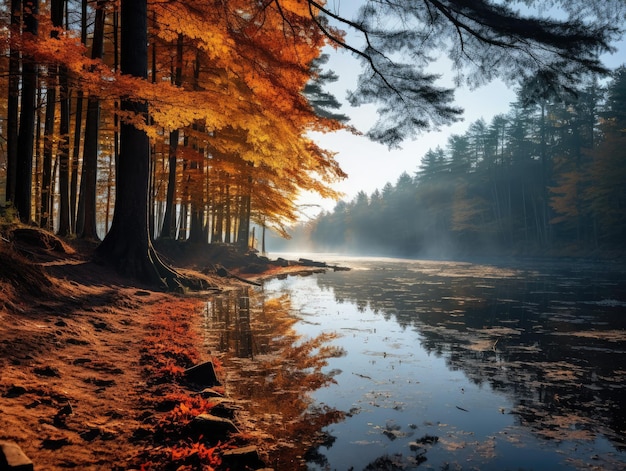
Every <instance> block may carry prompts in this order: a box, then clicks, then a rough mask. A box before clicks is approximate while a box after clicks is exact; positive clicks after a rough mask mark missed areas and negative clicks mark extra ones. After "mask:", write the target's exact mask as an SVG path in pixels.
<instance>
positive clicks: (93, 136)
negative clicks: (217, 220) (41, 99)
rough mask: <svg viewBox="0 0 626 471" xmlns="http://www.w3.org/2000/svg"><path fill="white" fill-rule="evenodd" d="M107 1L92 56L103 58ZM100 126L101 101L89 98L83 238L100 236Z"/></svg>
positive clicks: (100, 8)
mask: <svg viewBox="0 0 626 471" xmlns="http://www.w3.org/2000/svg"><path fill="white" fill-rule="evenodd" d="M106 1H107V0H98V2H97V3H96V18H95V21H94V30H93V42H92V45H91V58H92V59H101V58H102V53H103V45H104V6H105V3H106ZM99 127H100V100H99V99H98V98H96V97H89V99H88V100H87V116H86V120H85V147H84V150H83V169H82V174H81V178H80V199H79V201H78V223H77V227H76V233H77V235H78V236H79V237H81V238H83V239H93V240H97V239H98V232H97V226H96V183H97V177H98V131H99Z"/></svg>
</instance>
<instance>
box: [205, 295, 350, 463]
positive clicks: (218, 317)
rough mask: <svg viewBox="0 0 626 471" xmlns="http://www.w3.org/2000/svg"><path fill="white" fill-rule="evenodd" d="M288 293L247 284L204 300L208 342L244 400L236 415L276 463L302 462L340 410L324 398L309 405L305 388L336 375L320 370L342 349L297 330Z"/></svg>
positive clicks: (338, 417)
mask: <svg viewBox="0 0 626 471" xmlns="http://www.w3.org/2000/svg"><path fill="white" fill-rule="evenodd" d="M295 322H296V318H294V317H293V316H292V315H291V313H290V303H289V299H288V298H287V297H286V296H284V297H282V298H280V299H271V300H265V299H264V298H263V294H262V293H258V292H256V291H254V290H249V289H247V288H244V289H243V290H241V291H231V292H228V293H225V294H223V295H219V296H215V297H213V298H212V299H211V300H210V301H209V302H207V308H206V311H205V324H206V325H205V328H206V332H207V333H208V334H209V336H210V340H209V342H210V343H212V344H215V343H217V345H218V346H217V348H218V349H219V350H220V351H221V352H222V353H223V354H224V356H225V357H226V360H225V361H226V363H227V364H233V363H237V364H238V368H234V369H230V370H229V369H227V373H229V376H228V377H227V378H226V381H227V383H228V389H229V391H231V392H232V395H233V396H234V397H236V398H237V399H238V400H240V401H241V402H242V404H243V405H244V407H243V410H241V411H240V412H239V414H238V420H239V422H240V423H242V424H243V429H245V430H251V431H252V432H247V433H248V434H249V437H248V439H249V440H250V441H252V442H254V441H257V442H258V444H259V447H260V448H261V449H263V450H266V451H267V453H268V456H267V457H266V460H265V461H266V463H268V465H271V466H275V467H276V468H277V469H290V470H294V471H297V470H299V469H302V470H305V469H306V461H305V458H304V456H305V452H307V450H309V449H311V448H314V447H316V446H317V445H319V444H320V443H330V441H329V440H330V438H329V437H328V436H326V435H324V434H322V432H321V431H322V429H323V428H324V427H326V426H327V425H330V424H332V423H335V422H337V421H339V420H342V419H343V418H344V414H343V413H341V412H339V411H336V410H334V409H331V408H329V407H327V406H324V407H314V406H313V404H312V402H311V400H310V399H309V395H308V393H310V392H311V391H314V390H316V389H318V388H320V387H322V386H324V385H327V384H328V383H329V382H332V381H333V378H332V375H329V374H325V373H323V372H322V368H323V367H325V366H326V365H327V361H328V359H329V358H331V357H336V356H339V355H342V354H343V352H342V351H341V350H340V349H338V348H337V347H332V346H329V345H328V343H329V342H330V341H331V340H333V339H334V338H335V336H334V335H332V334H323V335H320V336H318V337H316V338H313V339H308V338H307V339H302V338H299V337H298V336H297V335H296V333H295V331H294V330H293V329H292V326H293V324H294V323H295Z"/></svg>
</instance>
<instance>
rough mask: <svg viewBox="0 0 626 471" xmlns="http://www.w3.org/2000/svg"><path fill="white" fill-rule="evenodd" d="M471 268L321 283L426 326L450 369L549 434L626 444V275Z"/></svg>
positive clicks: (430, 345) (343, 296)
mask: <svg viewBox="0 0 626 471" xmlns="http://www.w3.org/2000/svg"><path fill="white" fill-rule="evenodd" d="M469 267H470V266H469V265H467V264H453V263H451V264H447V266H446V267H444V268H445V270H446V272H445V273H444V272H443V271H442V270H436V269H434V266H433V263H428V262H426V263H425V264H424V266H422V267H421V269H419V268H418V269H415V265H412V271H411V272H409V271H405V270H393V269H390V268H388V269H379V270H369V271H368V270H363V271H359V270H355V271H351V272H350V273H348V274H346V273H328V274H326V275H324V276H321V277H318V284H319V285H320V287H321V288H322V289H324V290H327V289H332V290H333V291H334V295H335V298H336V300H337V302H340V303H343V302H351V303H354V304H355V305H357V306H358V307H359V309H360V310H365V309H367V308H370V309H372V310H373V311H374V312H378V313H380V314H381V315H383V316H384V317H385V318H387V319H390V318H394V320H395V321H396V322H397V323H398V324H400V325H401V326H402V327H404V328H408V327H410V328H414V329H416V330H417V331H418V332H420V334H421V335H422V337H423V339H422V346H423V347H424V349H425V350H427V351H428V352H430V353H434V354H435V355H437V356H443V357H445V359H446V362H447V365H448V367H449V368H450V369H452V370H462V371H463V372H464V373H465V375H466V376H467V377H468V378H469V379H470V380H471V381H473V382H474V383H476V384H485V383H488V384H489V385H490V387H491V388H492V389H494V390H498V391H501V392H502V393H504V394H506V395H507V396H509V397H510V398H511V400H512V402H513V403H514V404H515V407H514V410H513V411H510V412H511V413H514V414H516V415H517V416H518V417H519V421H520V423H521V424H523V425H527V426H529V427H530V428H531V429H532V430H533V431H534V432H536V433H537V434H538V435H539V436H541V437H543V438H547V439H556V440H568V439H574V440H575V439H583V440H593V439H594V438H595V437H596V436H597V435H598V434H602V435H605V436H606V437H607V438H608V439H609V440H611V441H612V442H613V444H614V445H615V446H616V447H617V448H618V449H626V443H625V442H624V435H625V432H626V396H625V395H624V389H625V388H626V356H625V355H624V353H626V334H625V328H626V318H625V317H624V316H623V315H622V314H621V311H622V310H623V305H624V304H623V301H622V302H619V301H618V302H616V303H611V302H610V300H619V299H622V298H623V293H624V292H626V282H625V281H624V277H623V275H622V274H617V275H616V274H611V273H606V272H598V271H595V272H584V271H581V270H576V269H575V268H572V269H571V270H565V271H561V272H550V271H538V270H533V271H521V270H520V271H513V270H502V269H498V268H495V267H480V266H478V268H469ZM603 300H604V301H605V302H602V301H603ZM606 300H609V301H608V302H606ZM507 412H509V411H507Z"/></svg>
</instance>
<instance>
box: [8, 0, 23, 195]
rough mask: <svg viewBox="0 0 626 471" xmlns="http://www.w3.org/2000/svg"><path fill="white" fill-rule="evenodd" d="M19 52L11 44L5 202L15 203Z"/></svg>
mask: <svg viewBox="0 0 626 471" xmlns="http://www.w3.org/2000/svg"><path fill="white" fill-rule="evenodd" d="M21 10H22V2H21V0H11V35H19V29H20V18H21V17H22V14H21ZM19 73H20V52H19V50H18V49H17V47H16V46H15V45H13V43H11V46H10V51H9V96H8V100H7V184H6V200H7V201H11V202H12V203H15V184H16V181H15V178H16V176H15V175H16V171H17V159H18V157H17V140H18V130H19V126H18V119H19V114H18V111H19V84H20V78H19Z"/></svg>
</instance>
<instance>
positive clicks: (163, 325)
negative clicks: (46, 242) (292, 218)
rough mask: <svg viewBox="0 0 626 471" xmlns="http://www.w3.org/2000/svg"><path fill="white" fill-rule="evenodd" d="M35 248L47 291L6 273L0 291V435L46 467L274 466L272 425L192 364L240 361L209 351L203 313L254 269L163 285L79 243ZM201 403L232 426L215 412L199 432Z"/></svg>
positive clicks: (285, 270) (291, 270)
mask: <svg viewBox="0 0 626 471" xmlns="http://www.w3.org/2000/svg"><path fill="white" fill-rule="evenodd" d="M74 247H76V246H74ZM32 252H37V253H39V254H40V255H41V256H40V257H39V260H38V261H35V262H33V265H36V266H39V267H41V268H42V269H43V273H44V274H45V278H46V279H47V280H48V281H49V284H48V285H47V286H44V287H42V289H41V291H40V292H37V291H36V290H35V291H34V292H27V291H26V292H24V291H23V289H25V287H24V286H19V287H15V286H11V284H10V283H7V282H6V280H3V278H2V276H0V292H2V293H3V294H5V295H7V296H6V299H5V301H4V303H0V320H2V322H1V323H0V424H1V425H2V427H1V428H0V441H6V442H12V443H15V444H17V445H18V446H19V448H20V449H21V450H22V451H23V452H24V454H25V455H26V456H27V457H28V459H30V460H31V461H32V463H33V464H34V469H41V470H44V469H45V470H56V469H67V468H74V469H81V470H101V469H111V470H122V469H125V470H128V469H138V470H139V469H142V470H145V471H147V470H169V469H180V470H184V469H189V470H192V469H215V470H219V469H227V468H231V469H244V468H243V467H240V468H238V466H240V465H239V464H236V465H234V467H233V463H243V462H245V463H247V464H246V465H245V466H247V469H263V468H265V463H266V462H268V461H271V456H270V455H269V453H270V452H269V451H268V450H269V449H270V448H271V444H267V446H266V447H265V449H264V448H263V441H262V440H258V439H257V438H255V435H258V434H260V435H262V433H263V431H258V430H253V429H250V428H249V426H250V424H252V423H253V422H254V418H252V420H247V421H246V424H238V422H237V410H238V409H241V404H237V398H233V397H229V391H228V384H227V383H226V384H225V385H221V386H219V385H218V386H217V387H215V388H211V387H208V389H214V391H213V392H206V391H205V393H206V394H204V395H203V394H198V393H199V391H202V390H203V389H207V387H203V388H199V387H198V386H199V385H197V384H193V383H192V382H190V381H188V378H186V376H185V375H186V373H185V371H186V369H187V368H190V367H192V366H194V365H199V364H206V362H208V361H211V362H213V363H214V364H215V368H216V369H217V372H218V377H222V376H223V377H225V378H226V377H228V375H229V374H230V373H231V370H232V373H236V372H235V371H234V369H236V368H237V367H238V366H237V365H236V364H235V363H233V364H230V365H228V364H227V365H221V362H220V361H219V359H218V358H217V357H216V356H214V355H212V353H211V351H212V350H213V348H211V346H210V345H206V343H205V342H206V339H205V338H204V336H203V334H202V325H201V324H202V316H200V315H198V313H199V312H200V311H201V309H202V303H203V302H204V300H205V299H206V298H207V297H209V296H212V295H215V294H219V293H220V292H224V291H228V290H231V289H235V288H237V287H240V286H243V285H245V281H242V280H241V279H236V278H233V277H219V276H214V275H206V274H204V276H205V277H206V278H207V279H208V280H210V282H211V284H212V286H214V287H215V289H214V290H209V291H206V292H200V293H196V292H191V293H189V294H184V295H181V294H174V293H164V292H160V291H153V290H152V289H150V288H149V287H147V286H142V285H141V284H139V283H134V282H133V281H132V280H128V279H124V278H121V277H119V276H118V275H116V274H115V273H114V272H112V271H111V270H110V269H109V268H108V267H104V266H101V265H96V264H95V263H93V262H91V261H89V258H88V254H87V256H86V254H85V253H81V248H80V247H78V251H77V250H76V249H73V251H72V252H71V253H62V252H59V251H54V250H53V251H49V250H48V251H45V253H40V251H39V250H36V249H35V248H33V250H32ZM66 252H70V250H66ZM82 252H84V251H82ZM196 268H197V267H191V268H185V269H184V270H183V271H182V272H183V273H194V274H196V273H199V272H196V271H195V269H196ZM16 271H19V270H16ZM319 271H325V269H324V268H321V267H303V266H297V265H294V266H285V267H278V266H276V267H272V268H271V269H269V270H264V271H262V272H260V273H255V274H242V273H241V272H240V271H236V270H233V273H235V272H236V276H237V278H245V279H248V280H250V281H252V282H255V283H259V282H262V281H263V280H266V279H269V278H273V277H277V276H290V275H294V276H295V275H300V274H304V273H312V272H319ZM0 275H1V274H0ZM21 290H22V291H21ZM200 386H206V385H200ZM213 394H215V395H214V396H213ZM205 395H206V397H204V396H205ZM220 395H221V396H223V397H221V398H219V397H220ZM218 411H219V415H218ZM211 412H213V413H211ZM203 414H209V415H215V416H223V417H222V418H223V419H224V420H228V421H230V423H231V424H232V425H233V426H234V428H232V429H231V428H230V427H231V425H224V423H225V422H224V423H221V424H220V423H217V422H215V423H213V424H211V425H209V426H208V427H209V428H207V429H202V432H201V433H198V432H197V430H195V425H194V424H195V422H197V420H196V419H195V418H197V417H198V416H201V415H203ZM228 417H232V418H228ZM194 421H195V422H194ZM220 427H226V428H227V430H229V433H227V434H223V433H222V432H221V431H219V430H218V429H219V428H220ZM240 428H241V430H240ZM199 435H203V436H204V437H203V438H200V437H199ZM207 435H214V437H213V438H210V439H207V438H206V436H207ZM216 438H217V441H216V440H215V439H216ZM222 463H224V464H223V465H222ZM227 463H231V464H230V465H228V464H227ZM241 466H243V465H241ZM203 467H204V468H203ZM268 469H269V468H268ZM292 469H296V468H292Z"/></svg>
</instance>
